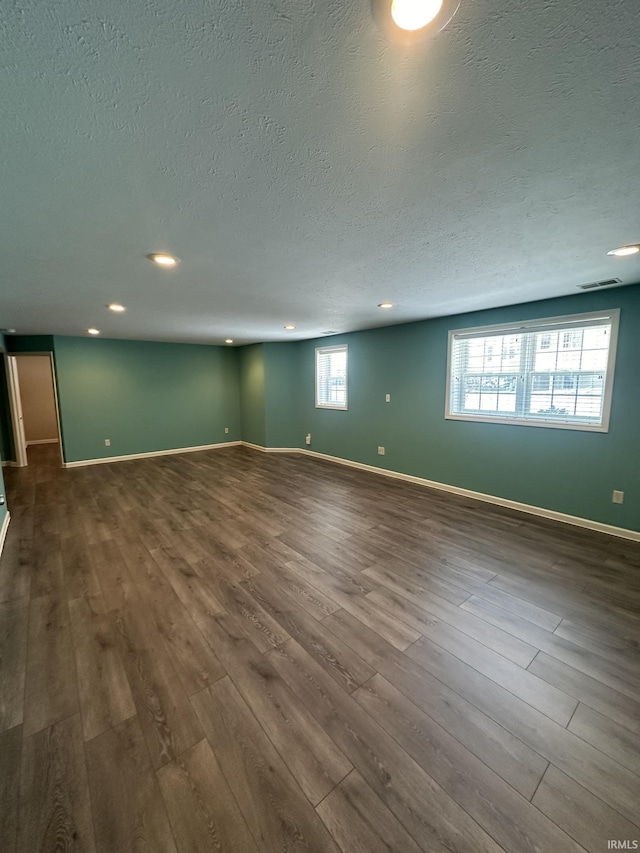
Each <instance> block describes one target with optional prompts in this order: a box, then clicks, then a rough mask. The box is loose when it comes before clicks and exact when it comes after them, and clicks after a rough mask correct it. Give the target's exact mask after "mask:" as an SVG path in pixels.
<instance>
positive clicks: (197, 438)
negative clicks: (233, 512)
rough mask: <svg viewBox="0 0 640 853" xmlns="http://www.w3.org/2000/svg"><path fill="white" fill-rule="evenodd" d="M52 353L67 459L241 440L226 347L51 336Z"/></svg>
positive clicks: (232, 357) (232, 359)
mask: <svg viewBox="0 0 640 853" xmlns="http://www.w3.org/2000/svg"><path fill="white" fill-rule="evenodd" d="M54 354H55V365H56V378H57V385H58V401H59V408H60V421H61V428H62V436H63V444H64V452H65V460H66V461H67V462H75V461H78V460H81V459H96V458H104V457H108V456H125V455H127V454H131V453H145V452H149V451H157V450H170V449H173V448H180V447H194V446H198V445H202V444H216V443H219V442H224V441H235V440H239V439H240V405H239V397H238V365H237V356H236V353H235V352H234V351H233V350H231V349H229V348H225V347H213V346H198V345H192V344H166V343H152V342H146V341H121V340H108V339H102V338H101V339H97V340H96V339H92V338H91V339H90V338H72V337H59V336H57V335H56V336H55V338H54ZM225 427H229V430H230V432H229V434H225V432H224V428H225ZM105 438H110V439H111V446H110V447H105V444H104V440H105Z"/></svg>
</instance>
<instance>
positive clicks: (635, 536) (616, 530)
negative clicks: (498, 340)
mask: <svg viewBox="0 0 640 853" xmlns="http://www.w3.org/2000/svg"><path fill="white" fill-rule="evenodd" d="M242 444H244V445H245V446H246V447H252V445H249V444H247V442H242ZM253 449H255V450H261V451H263V452H265V451H266V452H274V451H275V452H280V453H300V454H304V455H306V456H314V457H316V458H317V459H324V460H325V461H327V462H335V463H336V464H338V465H346V466H347V467H349V468H358V469H360V470H361V471H369V472H371V473H373V474H382V475H383V476H384V477H391V478H393V479H395V480H405V481H407V482H409V483H416V484H417V485H419V486H425V487H426V488H429V489H438V490H439V491H441V492H449V493H450V494H454V495H460V496H461V497H465V498H471V499H472V500H476V501H481V502H483V503H489V504H494V505H495V506H501V507H505V508H506V509H513V510H515V511H516V512H522V513H526V514H527V515H537V516H539V517H541V518H547V519H549V520H550V521H559V522H561V523H562V524H569V525H572V526H573V527H583V528H585V529H587V530H594V531H596V532H597V533H606V534H607V535H609V536H617V537H619V538H620V539H630V540H631V541H633V542H640V531H638V530H629V529H628V528H626V527H615V526H614V525H613V524H605V523H603V522H601V521H594V520H592V519H590V518H580V517H579V516H577V515H568V514H567V513H564V512H557V511H556V510H553V509H546V508H545V507H540V506H533V505H531V504H525V503H520V502H519V501H512V500H509V499H508V498H500V497H497V496H496V495H487V494H484V493H483V492H474V491H473V490H471V489H464V488H461V487H460V486H451V485H449V484H448V483H439V482H437V481H436V480H427V479H425V478H424V477H416V476H414V475H413V474H403V473H402V472H400V471H393V470H391V469H389V468H378V467H376V466H375V465H367V464H366V463H364V462H354V461H352V460H351V459H343V458H342V457H340V456H330V455H329V454H327V453H318V451H317V450H306V449H305V448H302V447H299V448H268V449H267V448H264V447H253Z"/></svg>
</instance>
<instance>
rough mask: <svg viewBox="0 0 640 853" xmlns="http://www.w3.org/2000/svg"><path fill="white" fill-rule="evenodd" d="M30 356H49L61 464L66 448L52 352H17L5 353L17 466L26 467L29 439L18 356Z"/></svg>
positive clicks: (15, 464)
mask: <svg viewBox="0 0 640 853" xmlns="http://www.w3.org/2000/svg"><path fill="white" fill-rule="evenodd" d="M23 356H24V357H25V358H29V357H32V356H41V357H42V356H47V358H48V359H49V366H50V369H51V382H52V387H53V401H54V405H55V410H56V429H57V432H58V447H59V448H60V465H62V464H63V462H64V448H63V445H62V430H61V428H60V409H59V407H58V386H57V383H56V371H55V362H54V360H53V353H52V352H16V353H7V352H5V353H4V359H5V365H6V374H7V385H8V388H9V404H10V408H11V424H12V426H13V444H14V450H15V456H16V461H15V462H14V463H13V464H14V466H15V467H16V468H24V467H25V466H27V465H28V464H29V463H28V461H27V441H26V436H25V432H24V418H23V416H22V399H21V397H20V378H19V376H18V362H17V359H18V358H22V357H23Z"/></svg>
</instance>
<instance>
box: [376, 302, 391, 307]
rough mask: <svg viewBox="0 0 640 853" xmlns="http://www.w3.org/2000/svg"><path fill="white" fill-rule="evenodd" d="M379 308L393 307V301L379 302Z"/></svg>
mask: <svg viewBox="0 0 640 853" xmlns="http://www.w3.org/2000/svg"><path fill="white" fill-rule="evenodd" d="M378 308H393V302H379V303H378Z"/></svg>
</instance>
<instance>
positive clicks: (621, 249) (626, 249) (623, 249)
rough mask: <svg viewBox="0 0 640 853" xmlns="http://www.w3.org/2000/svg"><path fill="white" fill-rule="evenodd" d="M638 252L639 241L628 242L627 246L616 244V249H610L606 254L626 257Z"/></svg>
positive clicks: (639, 249)
mask: <svg viewBox="0 0 640 853" xmlns="http://www.w3.org/2000/svg"><path fill="white" fill-rule="evenodd" d="M638 252H640V243H630V244H629V245H628V246H618V248H617V249H611V251H610V252H607V255H613V257H614V258H626V257H627V256H628V255H637V254H638Z"/></svg>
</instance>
